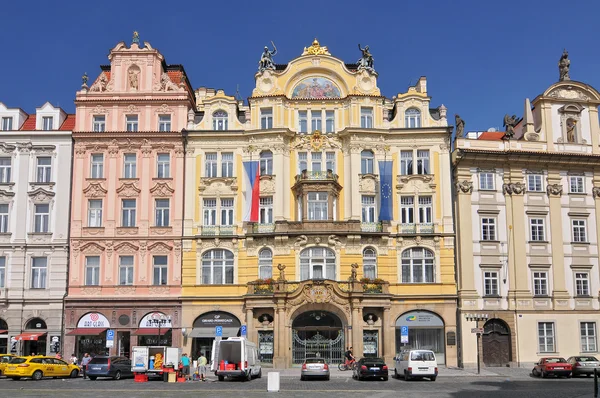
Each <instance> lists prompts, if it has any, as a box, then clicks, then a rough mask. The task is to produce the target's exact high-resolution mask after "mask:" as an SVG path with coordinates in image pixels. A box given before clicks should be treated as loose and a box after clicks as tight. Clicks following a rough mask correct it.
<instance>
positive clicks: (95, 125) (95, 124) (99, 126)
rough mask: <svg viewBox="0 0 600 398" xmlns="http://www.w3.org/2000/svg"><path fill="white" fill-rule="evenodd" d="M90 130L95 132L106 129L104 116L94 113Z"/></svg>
mask: <svg viewBox="0 0 600 398" xmlns="http://www.w3.org/2000/svg"><path fill="white" fill-rule="evenodd" d="M92 130H94V131H95V132H97V133H101V132H103V131H104V130H106V116H104V115H95V116H94V120H93V121H92Z"/></svg>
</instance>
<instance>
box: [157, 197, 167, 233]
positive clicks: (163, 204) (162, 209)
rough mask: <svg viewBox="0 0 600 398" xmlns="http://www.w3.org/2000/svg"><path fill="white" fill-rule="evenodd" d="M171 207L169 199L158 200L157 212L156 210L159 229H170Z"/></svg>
mask: <svg viewBox="0 0 600 398" xmlns="http://www.w3.org/2000/svg"><path fill="white" fill-rule="evenodd" d="M169 209H170V206H169V199H156V200H155V210H156V220H155V221H156V226H157V227H168V226H169V220H170V211H169Z"/></svg>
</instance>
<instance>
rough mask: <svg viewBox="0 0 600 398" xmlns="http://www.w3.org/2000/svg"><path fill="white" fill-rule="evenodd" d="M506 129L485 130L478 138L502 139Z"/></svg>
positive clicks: (488, 139) (485, 139)
mask: <svg viewBox="0 0 600 398" xmlns="http://www.w3.org/2000/svg"><path fill="white" fill-rule="evenodd" d="M504 134H505V133H504V131H494V132H492V131H484V132H483V133H482V134H481V135H480V136H479V138H478V140H484V141H500V140H501V139H502V138H504Z"/></svg>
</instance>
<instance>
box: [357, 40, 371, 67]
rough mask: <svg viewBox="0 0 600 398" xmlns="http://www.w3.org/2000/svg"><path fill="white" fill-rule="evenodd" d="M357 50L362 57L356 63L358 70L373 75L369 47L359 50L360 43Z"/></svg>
mask: <svg viewBox="0 0 600 398" xmlns="http://www.w3.org/2000/svg"><path fill="white" fill-rule="evenodd" d="M358 49H359V50H360V51H361V52H362V57H360V58H359V60H358V61H357V62H356V63H357V64H358V70H366V71H367V72H371V73H375V68H374V66H373V61H374V60H373V55H372V54H371V52H370V51H369V46H365V48H360V43H359V44H358Z"/></svg>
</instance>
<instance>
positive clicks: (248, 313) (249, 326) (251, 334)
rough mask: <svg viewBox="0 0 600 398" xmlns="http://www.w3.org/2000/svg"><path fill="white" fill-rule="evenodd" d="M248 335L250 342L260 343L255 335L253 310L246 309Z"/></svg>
mask: <svg viewBox="0 0 600 398" xmlns="http://www.w3.org/2000/svg"><path fill="white" fill-rule="evenodd" d="M246 333H247V334H246V336H247V338H248V340H250V341H255V342H257V343H258V336H255V335H254V333H255V330H254V311H253V309H252V308H246Z"/></svg>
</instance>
